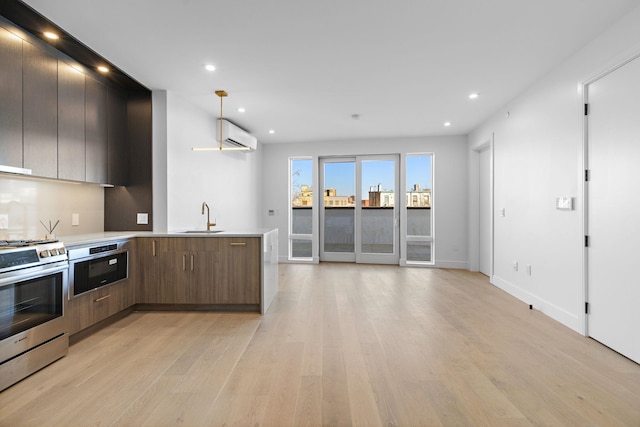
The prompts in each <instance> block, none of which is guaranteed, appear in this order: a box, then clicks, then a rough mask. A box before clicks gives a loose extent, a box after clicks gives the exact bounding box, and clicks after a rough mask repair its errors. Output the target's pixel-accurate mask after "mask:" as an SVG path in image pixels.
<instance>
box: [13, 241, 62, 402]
mask: <svg viewBox="0 0 640 427" xmlns="http://www.w3.org/2000/svg"><path fill="white" fill-rule="evenodd" d="M68 271H69V263H68V258H67V251H66V250H65V247H64V245H63V243H62V242H58V241H50V240H49V241H47V240H45V241H36V240H28V241H23V240H20V241H0V391H2V390H4V389H5V388H7V387H9V386H11V385H13V384H15V383H16V382H18V381H20V380H21V379H23V378H25V377H27V376H28V375H31V374H32V373H34V372H35V371H37V370H39V369H42V368H43V367H45V366H47V365H48V364H50V363H51V362H53V361H55V360H58V359H59V358H61V357H63V356H64V355H66V354H67V352H68V349H69V336H68V330H69V329H68V327H67V319H66V318H65V312H66V308H67V286H68Z"/></svg>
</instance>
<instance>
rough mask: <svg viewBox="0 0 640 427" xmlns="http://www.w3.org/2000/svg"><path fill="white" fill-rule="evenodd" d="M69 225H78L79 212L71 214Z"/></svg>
mask: <svg viewBox="0 0 640 427" xmlns="http://www.w3.org/2000/svg"><path fill="white" fill-rule="evenodd" d="M71 225H72V226H73V227H77V226H78V225H80V214H79V213H74V214H71Z"/></svg>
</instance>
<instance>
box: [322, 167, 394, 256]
mask: <svg viewBox="0 0 640 427" xmlns="http://www.w3.org/2000/svg"><path fill="white" fill-rule="evenodd" d="M320 173H321V176H320V183H321V185H322V188H321V191H322V197H321V200H320V202H321V204H322V207H321V211H320V246H321V247H320V249H321V250H320V260H321V261H342V262H359V263H376V264H397V263H398V260H399V250H398V247H399V245H398V241H399V238H398V203H396V201H397V194H398V188H399V184H398V181H399V180H398V176H399V173H398V156H397V155H388V156H356V157H335V158H326V159H321V161H320Z"/></svg>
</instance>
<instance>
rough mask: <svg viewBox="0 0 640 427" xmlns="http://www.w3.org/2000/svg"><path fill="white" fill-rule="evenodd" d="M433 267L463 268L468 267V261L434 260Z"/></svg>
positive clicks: (466, 268)
mask: <svg viewBox="0 0 640 427" xmlns="http://www.w3.org/2000/svg"><path fill="white" fill-rule="evenodd" d="M434 267H438V268H459V269H463V270H468V269H469V263H468V262H467V261H436V264H435V266H434Z"/></svg>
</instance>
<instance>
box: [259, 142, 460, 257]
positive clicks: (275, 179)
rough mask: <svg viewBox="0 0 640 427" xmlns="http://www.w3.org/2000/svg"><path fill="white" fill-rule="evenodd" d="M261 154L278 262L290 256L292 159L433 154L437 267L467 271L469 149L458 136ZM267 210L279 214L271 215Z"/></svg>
mask: <svg viewBox="0 0 640 427" xmlns="http://www.w3.org/2000/svg"><path fill="white" fill-rule="evenodd" d="M262 150H263V161H264V163H263V167H264V173H263V181H262V192H263V202H262V212H261V218H262V221H263V224H264V226H266V227H277V228H278V229H279V231H280V232H279V239H280V240H279V243H278V246H279V251H280V259H281V260H286V259H287V254H288V209H289V189H288V185H289V184H288V182H289V181H288V180H289V177H288V173H289V163H288V162H289V158H290V157H296V156H315V158H316V159H317V157H322V156H335V155H361V154H395V153H399V154H402V153H416V152H432V153H434V174H435V177H434V195H433V206H434V209H433V210H434V214H435V230H434V231H435V233H434V236H435V239H436V240H435V251H436V253H435V255H436V259H435V261H436V265H437V266H443V267H456V268H468V262H467V258H468V257H467V238H468V236H467V212H468V207H467V199H468V197H467V185H468V183H467V181H468V178H467V177H468V175H467V169H468V166H467V145H466V139H465V138H464V137H460V136H453V137H451V136H449V137H435V136H434V137H420V138H398V139H378V140H350V141H333V142H315V143H299V144H269V145H265V146H263V147H262ZM269 209H273V210H275V211H276V215H275V216H268V211H269Z"/></svg>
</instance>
